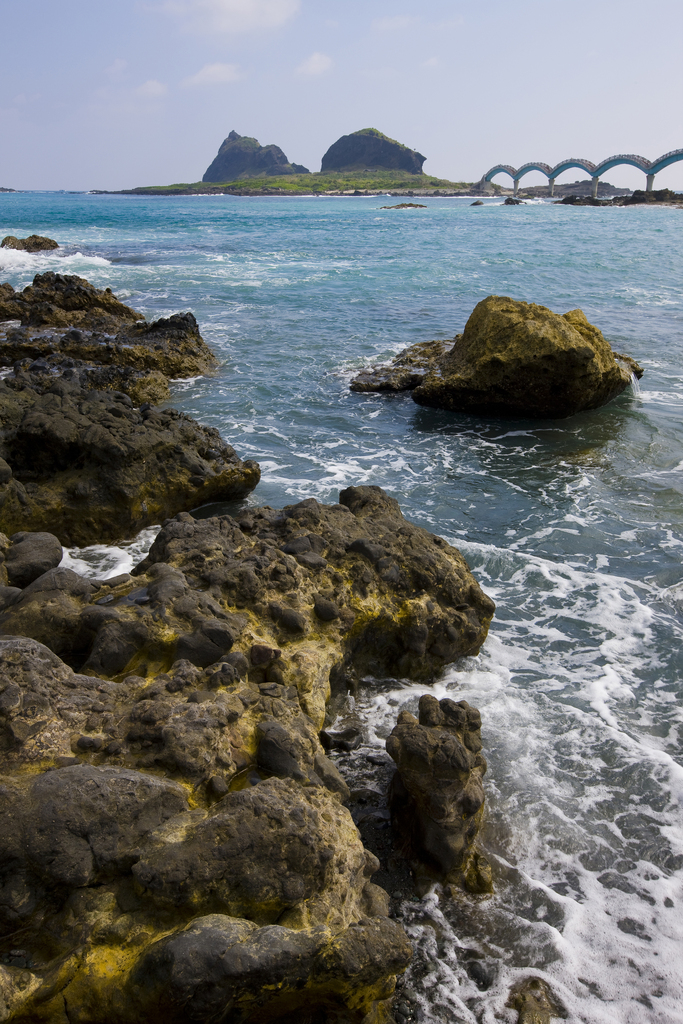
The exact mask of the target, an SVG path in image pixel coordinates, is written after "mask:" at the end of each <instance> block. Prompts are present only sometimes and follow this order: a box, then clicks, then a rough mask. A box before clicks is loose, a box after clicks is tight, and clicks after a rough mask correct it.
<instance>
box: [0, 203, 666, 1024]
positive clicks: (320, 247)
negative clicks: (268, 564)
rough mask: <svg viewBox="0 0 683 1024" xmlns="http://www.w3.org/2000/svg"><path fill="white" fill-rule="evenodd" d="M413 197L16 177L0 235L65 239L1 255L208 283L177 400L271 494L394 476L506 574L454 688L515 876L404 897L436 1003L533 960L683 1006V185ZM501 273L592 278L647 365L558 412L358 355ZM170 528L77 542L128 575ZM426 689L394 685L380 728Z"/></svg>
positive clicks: (524, 282) (540, 289)
mask: <svg viewBox="0 0 683 1024" xmlns="http://www.w3.org/2000/svg"><path fill="white" fill-rule="evenodd" d="M387 202H388V200H386V199H384V198H348V199H346V198H345V199H332V198H329V199H313V198H311V199H234V198H226V197H210V198H209V197H204V198H189V197H188V198H178V199H165V198H158V199H154V200H152V199H142V198H125V197H104V196H80V195H49V194H41V195H39V194H34V195H5V194H3V195H0V235H4V234H10V233H11V234H20V235H22V234H28V233H31V232H37V233H40V234H48V235H50V236H52V237H56V238H57V239H58V240H59V241H60V242H63V243H64V244H65V248H64V250H63V251H60V253H59V254H58V255H55V254H47V255H36V256H27V255H26V254H23V253H14V252H10V251H7V250H0V280H9V281H10V282H11V283H12V284H14V285H15V287H18V286H20V285H22V286H23V285H25V284H27V283H29V281H30V280H31V279H32V277H33V274H34V273H36V272H38V271H40V270H44V269H56V270H60V271H62V272H66V273H77V274H81V275H83V276H86V277H88V278H89V279H90V280H91V281H92V282H93V283H95V284H96V285H98V286H100V287H104V286H110V287H111V288H112V289H113V290H114V291H115V292H116V294H117V295H119V296H120V297H122V298H124V299H125V301H127V302H128V303H129V304H131V305H133V306H134V307H135V308H137V309H139V310H141V311H142V312H143V313H145V314H146V315H148V316H154V315H160V314H165V315H167V314H168V313H171V312H175V311H178V310H181V309H186V308H191V309H192V310H193V312H194V313H195V315H196V316H197V319H198V320H199V323H200V326H201V328H202V332H203V334H204V337H205V338H206V339H207V341H208V342H209V343H210V344H211V345H212V346H213V347H214V349H215V350H216V352H217V353H218V355H219V358H220V359H221V361H222V362H221V366H220V368H219V370H218V372H217V373H216V375H215V376H214V377H210V378H199V379H195V380H191V381H185V382H177V383H175V384H174V385H173V402H174V404H175V405H177V406H179V407H180V408H182V409H184V410H185V411H187V412H189V413H190V414H192V415H195V416H197V417H198V418H199V419H201V420H202V421H203V422H205V423H209V424H211V425H214V426H217V427H218V428H219V429H220V430H221V432H222V434H223V435H224V436H225V437H226V438H227V439H229V440H230V441H231V443H233V444H234V445H235V447H236V448H237V450H238V452H239V453H240V455H242V456H243V457H247V456H248V457H251V458H256V459H258V461H259V462H260V463H261V466H262V470H263V479H262V482H261V484H260V485H259V487H258V488H257V490H256V492H255V493H254V494H253V495H251V496H250V498H249V499H248V500H247V502H246V503H247V504H270V505H273V506H276V507H277V506H281V505H283V504H287V503H291V502H293V501H297V500H300V499H301V498H304V497H310V496H313V497H316V498H318V499H319V500H321V501H334V500H336V498H337V493H338V491H339V489H340V488H341V487H344V486H347V485H348V484H352V483H356V484H357V483H374V484H380V485H381V486H383V487H385V488H386V489H387V490H388V491H389V492H390V493H391V494H393V495H394V496H395V497H396V498H398V499H399V501H400V502H401V506H402V508H403V511H404V514H405V515H406V516H408V517H409V518H411V519H413V520H414V521H416V522H419V523H421V524H422V525H425V526H427V527H428V528H430V529H432V530H434V531H436V532H438V533H440V534H442V535H443V536H445V537H446V538H447V539H448V540H450V541H451V542H453V543H455V544H457V545H458V547H460V549H461V550H462V551H463V553H464V554H465V556H466V558H467V559H468V561H469V562H470V564H471V566H472V568H473V570H474V572H475V574H476V575H477V577H478V579H479V580H480V582H481V584H482V586H483V587H484V589H485V590H486V591H487V592H488V593H489V594H490V595H491V596H492V597H493V598H494V599H495V600H496V602H497V606H498V609H497V613H496V617H495V619H494V622H493V625H492V628H491V633H490V635H489V639H488V640H487V642H486V644H485V646H484V648H483V650H482V653H481V654H480V656H479V657H478V658H475V659H467V660H466V661H465V662H463V663H462V664H458V665H456V666H454V667H452V668H451V669H449V671H448V672H447V673H446V674H445V675H444V677H443V679H442V680H440V681H439V682H438V684H436V685H435V686H434V687H433V688H432V689H433V691H434V692H435V693H436V694H437V696H443V695H444V694H445V693H449V694H450V693H452V694H454V695H455V696H456V699H461V698H465V699H467V700H468V701H470V702H471V703H473V704H475V705H476V706H478V707H479V708H480V709H481V711H482V718H483V723H484V725H483V739H484V748H485V753H486V754H487V757H488V760H489V771H488V774H487V776H486V779H487V799H488V812H487V814H488V817H487V824H486V828H485V833H484V836H483V840H484V844H485V846H486V848H487V851H488V853H489V854H490V856H491V859H492V861H493V864H494V871H495V873H496V878H497V881H496V895H495V896H494V897H493V898H492V899H489V900H468V899H464V898H463V899H462V900H459V901H457V902H455V903H453V902H445V901H442V902H439V901H438V897H437V896H436V895H434V896H430V897H427V898H425V899H424V900H422V901H419V902H409V903H407V904H406V905H405V908H404V917H405V921H406V924H407V927H408V928H409V930H410V934H411V936H412V937H413V939H414V941H415V944H416V949H417V954H416V958H415V963H414V966H413V967H412V968H411V970H410V972H409V975H408V978H407V981H406V988H405V989H404V992H406V993H408V996H409V1000H410V1002H411V1005H412V1006H413V1008H418V1009H419V1011H420V1014H421V1016H422V1018H423V1019H424V1020H425V1021H428V1022H430V1024H431V1022H437V1021H438V1022H442V1021H475V1020H477V1021H484V1022H493V1021H495V1020H510V1021H512V1020H514V1019H515V1017H516V1014H515V1013H514V1012H513V1011H511V1010H510V1009H507V1008H506V1007H505V1001H506V998H507V992H508V990H509V986H510V984H511V982H512V981H514V980H516V979H518V978H520V977H525V976H528V975H529V974H530V973H532V974H536V975H540V976H542V977H545V978H546V979H547V980H548V981H549V982H550V984H551V986H552V987H553V989H554V991H555V992H556V993H557V995H558V996H559V997H560V998H561V1000H562V1002H563V1003H564V1005H565V1007H566V1009H567V1013H568V1019H569V1020H570V1021H576V1022H578V1021H582V1022H586V1024H594V1022H595V1024H603V1022H619V1024H630V1022H633V1024H636V1022H650V1021H651V1022H655V1021H656V1022H678V1021H683V983H682V981H681V973H680V966H679V961H680V948H681V947H680V943H681V939H682V938H683V915H682V913H681V906H682V905H683V893H682V892H681V880H682V879H683V828H682V824H683V823H682V814H681V803H682V801H683V768H682V767H681V765H682V763H683V760H682V753H683V751H682V742H681V724H682V722H683V715H682V712H681V691H682V685H681V676H682V674H683V673H682V671H681V669H682V662H683V658H682V657H681V637H682V633H683V619H682V616H683V585H682V580H683V568H682V567H681V554H682V550H683V500H682V494H681V492H682V486H683V473H682V470H683V445H682V442H683V425H682V422H681V413H682V412H683V374H682V373H681V364H682V360H683V260H682V259H681V255H680V254H681V250H682V244H681V243H682V242H683V215H682V214H681V211H679V210H672V209H658V210H656V209H629V208H617V209H613V210H607V209H594V208H573V207H562V208H561V209H558V208H557V207H555V206H552V205H550V204H542V203H538V204H532V205H527V206H519V207H504V206H501V205H497V204H488V205H486V206H484V207H476V208H471V207H470V206H469V204H468V202H467V201H465V202H463V201H459V200H453V199H425V200H421V202H424V203H426V204H427V207H428V208H427V209H426V210H405V211H393V210H380V209H379V207H380V206H382V205H384V204H385V203H387ZM491 293H497V294H508V295H512V296H513V297H515V298H520V299H526V300H529V301H535V302H540V303H543V304H545V305H548V306H550V307H551V308H553V309H555V310H556V311H558V312H564V311H566V310H567V309H571V308H574V307H576V306H580V307H581V308H582V309H583V310H584V312H585V313H586V315H587V316H588V318H589V320H591V321H592V322H593V323H595V324H596V325H597V326H599V327H600V328H601V329H602V330H603V332H604V333H605V335H606V336H607V338H608V339H609V340H610V342H611V343H612V345H613V347H614V348H615V349H616V350H617V351H623V352H625V353H627V354H629V355H631V356H633V357H634V358H636V359H637V360H638V361H639V362H640V363H641V364H642V365H643V366H644V367H645V370H646V372H645V375H644V377H643V378H642V380H641V381H640V390H639V392H638V393H634V391H633V390H632V389H629V390H628V391H627V392H625V393H624V394H623V395H622V396H620V398H618V399H617V400H616V401H615V402H613V403H612V404H611V405H609V406H607V407H605V408H603V409H600V410H597V411H595V412H591V413H585V414H582V415H579V416H576V417H574V418H572V419H570V420H565V421H558V422H538V421H536V422H533V421H529V422H526V421H521V422H520V421H517V422H505V421H486V420H484V419H482V418H478V417H466V416H457V415H454V414H451V413H441V412H438V411H435V410H428V409H423V408H419V407H417V406H416V405H415V404H414V403H413V402H412V401H411V400H410V398H409V397H406V396H375V395H357V394H352V393H351V392H349V390H348V382H349V380H350V377H351V375H352V374H353V372H355V370H356V369H357V368H358V367H360V366H362V365H365V364H367V363H369V362H373V361H375V360H378V359H380V358H386V357H387V356H389V355H391V354H392V353H394V352H396V351H398V350H399V349H400V348H402V347H403V346H404V345H407V344H410V343H412V342H415V341H421V340H428V339H430V338H449V337H453V336H454V335H455V334H456V333H458V332H459V331H461V330H462V328H463V326H464V324H465V321H466V319H467V317H468V315H469V313H470V312H471V310H472V308H473V306H474V305H475V304H476V302H478V301H479V300H480V299H481V298H483V297H484V296H485V295H488V294H491ZM235 507H236V506H225V507H224V508H223V509H222V510H224V511H231V510H232V511H234V509H235ZM219 510H221V509H219ZM152 537H153V531H147V532H146V535H145V536H141V537H140V538H139V539H138V540H137V541H136V542H135V543H134V544H133V545H128V544H122V545H120V546H119V547H118V548H116V549H112V548H110V549H104V548H99V549H92V550H90V551H85V552H72V553H71V555H70V557H71V558H72V559H74V560H77V561H73V562H72V563H71V564H74V565H76V567H77V568H79V569H80V570H81V571H90V572H92V573H93V574H95V575H107V574H109V575H113V574H115V573H116V572H118V571H121V568H128V567H130V566H131V565H132V564H133V563H134V561H136V560H137V559H138V558H139V557H140V555H141V554H142V552H144V550H146V548H147V547H148V546H149V543H150V542H151V538H152ZM422 692H424V688H423V687H417V686H411V685H408V684H402V683H401V681H389V682H388V683H384V684H382V685H378V686H374V687H373V686H369V687H368V690H367V692H366V693H364V694H362V695H361V697H360V698H359V700H358V701H357V706H359V707H360V708H362V710H363V712H364V715H365V717H366V719H367V722H368V729H369V732H368V747H373V746H375V747H377V748H381V746H382V745H383V742H384V738H385V736H386V735H387V733H388V731H390V729H391V727H392V724H393V722H394V721H395V718H396V714H397V711H398V710H399V708H400V707H401V706H404V705H406V706H408V707H411V708H412V707H413V706H414V705H415V704H416V701H417V699H418V697H419V694H420V693H422ZM465 949H469V950H472V949H474V950H475V951H476V952H477V953H478V954H480V955H481V957H482V958H483V962H484V963H486V965H487V966H488V967H490V968H491V971H492V976H493V979H494V980H493V983H492V985H491V987H490V988H489V989H488V990H486V991H480V990H479V988H477V986H476V985H475V984H474V982H473V981H472V980H471V979H470V977H469V975H468V973H467V971H466V969H465V966H464V962H465V955H464V953H463V950H465ZM468 955H469V954H468Z"/></svg>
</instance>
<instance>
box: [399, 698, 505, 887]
mask: <svg viewBox="0 0 683 1024" xmlns="http://www.w3.org/2000/svg"><path fill="white" fill-rule="evenodd" d="M419 715H420V718H419V721H418V719H416V718H415V716H414V715H412V714H411V713H410V712H409V711H402V712H401V713H400V714H399V716H398V723H397V725H396V726H395V728H394V730H393V732H392V733H391V735H390V736H389V738H388V739H387V751H388V753H389V754H390V755H391V757H392V758H393V760H394V761H395V762H396V766H397V769H398V770H397V772H396V774H395V775H394V777H393V780H392V783H391V787H390V791H389V807H390V809H391V817H392V825H393V827H394V832H395V834H396V836H397V841H398V845H399V848H400V850H401V852H402V854H403V855H404V856H405V857H406V859H407V860H408V862H409V863H410V865H411V867H412V870H413V872H414V875H415V879H416V883H417V887H418V891H426V890H427V889H428V888H429V887H430V885H432V884H433V882H434V881H435V880H436V881H440V882H442V883H446V884H451V885H455V886H456V887H458V888H462V889H467V890H468V891H469V892H475V893H481V892H490V891H491V889H492V882H491V868H490V866H489V863H488V861H487V860H486V858H485V857H483V856H482V855H481V854H479V853H478V852H477V851H476V849H475V847H474V843H475V840H476V837H477V833H478V831H479V827H480V824H481V818H482V814H483V808H484V788H483V784H482V779H483V775H484V772H485V771H486V761H485V760H484V758H483V756H482V754H481V748H482V744H481V716H480V714H479V712H478V711H477V709H476V708H473V707H470V705H469V704H468V703H467V701H464V700H461V701H458V702H457V703H456V702H455V701H453V700H451V699H450V698H445V699H444V700H440V701H439V700H437V699H436V697H433V696H432V695H431V694H424V695H423V696H422V697H421V698H420V710H419Z"/></svg>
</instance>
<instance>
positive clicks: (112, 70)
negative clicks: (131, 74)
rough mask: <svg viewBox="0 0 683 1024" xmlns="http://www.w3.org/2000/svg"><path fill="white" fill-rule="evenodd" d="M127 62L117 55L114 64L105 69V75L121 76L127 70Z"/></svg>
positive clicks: (111, 76)
mask: <svg viewBox="0 0 683 1024" xmlns="http://www.w3.org/2000/svg"><path fill="white" fill-rule="evenodd" d="M126 67H127V64H126V61H125V60H124V59H123V57H117V58H116V60H115V61H114V63H113V64H110V65H109V67H108V68H105V69H104V73H105V75H108V76H109V77H110V78H119V77H120V76H121V75H122V74H123V72H124V71H125V70H126Z"/></svg>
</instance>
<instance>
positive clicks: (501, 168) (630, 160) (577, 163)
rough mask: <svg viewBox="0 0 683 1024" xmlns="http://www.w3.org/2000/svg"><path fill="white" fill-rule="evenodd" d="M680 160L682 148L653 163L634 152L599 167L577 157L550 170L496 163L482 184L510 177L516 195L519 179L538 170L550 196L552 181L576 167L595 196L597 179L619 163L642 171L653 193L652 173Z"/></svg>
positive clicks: (537, 165) (542, 165) (540, 166)
mask: <svg viewBox="0 0 683 1024" xmlns="http://www.w3.org/2000/svg"><path fill="white" fill-rule="evenodd" d="M679 160H683V149H672V150H670V151H669V152H668V153H663V154H662V156H660V157H657V159H656V160H652V161H650V160H648V159H646V157H644V156H639V155H638V154H637V153H617V154H616V155H615V156H608V157H607V159H606V160H602V161H601V162H600V163H599V164H594V163H593V162H592V160H584V159H582V158H578V157H569V158H568V159H567V160H560V162H559V163H558V164H555V166H554V167H551V166H550V165H549V164H545V163H541V162H540V161H531V162H530V163H527V164H522V166H521V167H517V168H516V167H512V165H511V164H495V166H493V167H492V168H491V169H490V170H489V171H487V172H486V174H485V175H484V176H483V178H482V179H481V185H482V187H483V188H486V185H487V184H488V183H489V182H490V181H491V180H492V179H493V178H494V177H495V176H496V174H501V173H503V174H509V175H510V177H511V178H512V180H513V182H514V192H515V195H517V189H518V187H519V182H520V179H521V178H522V177H523V176H524V175H525V174H528V173H529V171H540V172H541V174H545V175H547V177H548V183H549V185H550V194H551V195H552V194H553V190H554V186H555V178H557V177H558V175H560V174H562V173H564V171H568V170H569V169H570V168H571V167H578V168H580V169H581V170H583V171H586V172H587V173H588V174H590V176H591V178H592V179H593V196H594V197H595V196H597V193H598V179H599V178H600V177H601V175H603V174H604V173H605V172H606V171H609V170H610V168H612V167H616V166H618V165H619V164H628V165H630V166H631V167H637V168H638V170H639V171H642V172H643V173H644V174H645V175H646V176H647V183H646V188H647V191H648V192H651V191H652V188H653V185H654V179H655V174H658V173H659V171H662V170H664V168H665V167H669V165H670V164H673V163H676V162H677V161H679Z"/></svg>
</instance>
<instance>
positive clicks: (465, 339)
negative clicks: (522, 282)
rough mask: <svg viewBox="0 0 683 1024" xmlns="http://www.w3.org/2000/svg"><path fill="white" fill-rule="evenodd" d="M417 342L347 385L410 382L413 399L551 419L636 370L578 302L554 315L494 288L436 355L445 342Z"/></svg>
mask: <svg viewBox="0 0 683 1024" xmlns="http://www.w3.org/2000/svg"><path fill="white" fill-rule="evenodd" d="M420 344H421V345H422V346H423V347H422V348H420V346H419V345H414V346H411V347H410V348H408V349H406V350H405V351H404V352H402V353H400V354H399V356H397V358H396V359H395V360H394V361H393V362H392V363H391V364H390V365H389V366H388V367H378V368H376V369H374V370H366V371H363V373H361V374H359V375H358V377H356V379H355V380H354V381H352V383H351V389H352V390H354V391H365V392H367V391H387V390H393V391H397V390H412V397H413V399H414V401H415V402H417V403H419V404H420V405H428V406H433V407H435V408H438V409H450V410H452V411H454V412H469V413H478V414H484V415H486V414H488V415H492V416H506V417H510V416H514V417H520V418H527V417H531V418H544V419H557V418H561V417H565V416H571V415H572V414H574V413H577V412H580V411H582V410H585V409H596V408H598V407H599V406H601V405H605V404H606V403H607V402H610V401H611V400H612V399H613V398H615V397H616V396H617V395H618V394H620V393H621V392H622V391H623V390H624V389H625V388H627V387H628V386H629V384H630V383H631V377H632V374H633V375H635V376H636V377H641V376H642V374H643V369H642V367H640V366H639V365H638V363H636V362H635V360H633V359H631V358H630V357H629V356H625V355H621V354H619V353H617V352H613V351H612V349H611V348H610V345H609V343H608V342H607V341H606V340H605V338H604V337H603V335H602V334H601V332H600V331H599V330H598V328H597V327H594V326H593V325H592V324H590V323H589V322H588V320H587V319H586V317H585V315H584V314H583V313H582V311H581V310H580V309H574V310H571V311H570V312H569V313H565V314H563V315H561V316H560V315H558V314H557V313H553V312H552V311H551V310H549V309H547V308H546V307H545V306H539V305H536V304H535V303H528V302H518V301H516V300H515V299H510V298H505V297H500V296H498V295H490V296H489V297H488V298H487V299H484V300H482V302H480V303H479V304H478V305H477V306H476V307H475V309H474V311H473V313H472V315H471V316H470V318H469V320H468V321H467V324H466V326H465V330H464V332H463V334H461V335H458V336H457V337H456V339H455V344H454V345H453V346H452V347H450V348H449V349H448V350H447V351H445V352H444V354H443V356H441V355H440V349H439V347H440V346H443V345H444V344H445V343H443V342H431V343H429V342H423V343H420ZM430 346H431V347H430ZM413 380H416V381H417V383H416V384H413Z"/></svg>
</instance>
